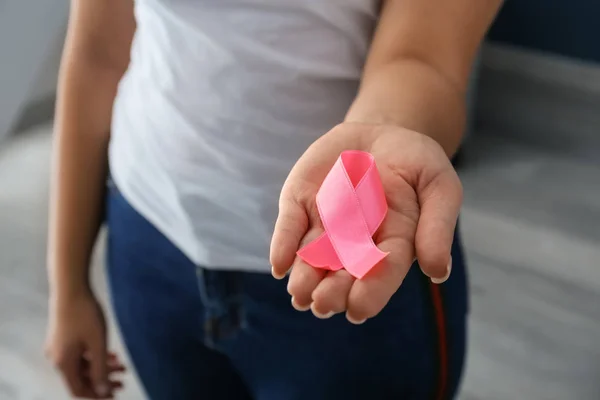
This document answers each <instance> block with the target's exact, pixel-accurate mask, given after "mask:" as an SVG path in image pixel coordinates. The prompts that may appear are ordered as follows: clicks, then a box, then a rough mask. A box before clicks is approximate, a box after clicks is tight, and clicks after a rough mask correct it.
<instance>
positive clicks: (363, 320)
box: [346, 313, 367, 325]
mask: <svg viewBox="0 0 600 400" xmlns="http://www.w3.org/2000/svg"><path fill="white" fill-rule="evenodd" d="M346 319H347V320H348V321H349V322H350V323H351V324H354V325H361V324H364V323H365V321H366V320H367V319H366V318H365V319H359V320H356V319H354V318H352V317H351V316H350V315H349V314H348V313H346Z"/></svg>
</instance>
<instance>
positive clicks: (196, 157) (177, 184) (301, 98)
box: [109, 0, 380, 272]
mask: <svg viewBox="0 0 600 400" xmlns="http://www.w3.org/2000/svg"><path fill="white" fill-rule="evenodd" d="M379 7H380V4H379V0H136V1H135V16H136V20H137V31H136V33H135V37H134V41H133V44H132V49H131V63H130V65H129V68H128V70H127V72H126V73H125V75H124V77H123V79H122V81H121V82H120V85H119V89H118V93H117V96H116V99H115V104H114V110H113V118H112V130H111V142H110V151H109V153H110V168H111V174H112V177H113V180H114V181H115V183H116V185H117V186H118V188H119V189H120V191H121V192H122V194H123V196H124V197H125V198H126V199H127V200H128V201H129V202H130V204H131V205H132V206H133V207H134V208H135V209H136V210H137V211H138V212H139V213H140V214H141V215H142V216H144V217H145V218H146V219H148V220H149V221H150V222H151V223H152V224H153V225H154V226H155V227H156V228H157V229H158V230H159V231H161V232H162V233H163V234H164V235H165V236H166V237H167V238H168V239H169V240H171V241H172V242H173V243H174V244H175V245H176V246H177V247H178V248H179V249H181V251H182V252H183V253H184V254H186V255H187V256H188V257H189V258H190V259H191V260H192V261H193V262H194V263H196V264H198V265H202V266H205V267H207V268H215V269H230V270H231V269H235V270H250V271H264V272H267V271H270V265H269V245H270V240H271V236H272V232H273V225H274V222H275V219H276V217H277V211H278V209H277V204H278V199H279V193H280V190H281V187H282V185H283V182H284V180H285V178H286V177H287V174H288V173H289V171H290V169H291V168H292V167H293V165H294V163H295V162H296V160H297V159H298V158H299V157H300V156H301V155H302V153H303V152H304V151H305V150H306V149H307V148H308V146H309V145H310V144H311V143H312V142H313V141H315V139H317V138H318V137H319V136H321V135H322V134H324V133H325V132H327V131H328V130H329V129H331V128H332V127H333V126H334V125H336V124H337V123H339V122H341V121H342V120H343V118H344V115H345V113H346V111H347V109H348V107H349V106H350V104H351V102H352V100H353V99H354V96H355V95H356V91H357V88H358V83H359V78H360V75H361V70H362V67H363V64H364V61H365V58H366V54H367V51H368V47H369V44H370V41H371V37H372V33H373V29H374V26H375V24H376V20H377V17H378V13H379Z"/></svg>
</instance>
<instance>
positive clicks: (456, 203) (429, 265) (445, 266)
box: [415, 169, 463, 283]
mask: <svg viewBox="0 0 600 400" xmlns="http://www.w3.org/2000/svg"><path fill="white" fill-rule="evenodd" d="M462 196H463V193H462V186H461V184H460V180H459V178H458V176H457V175H456V173H455V172H454V170H453V169H449V170H448V171H447V172H445V173H442V174H440V175H439V176H438V177H437V178H435V179H434V180H433V181H432V182H431V183H430V184H429V185H428V186H427V187H426V188H425V189H424V190H423V191H422V192H421V193H419V203H420V205H421V216H420V218H419V223H418V226H417V233H416V238H415V248H416V252H417V258H418V260H419V265H420V266H421V269H422V270H423V272H424V273H425V275H427V276H429V277H430V278H431V280H432V282H433V283H443V282H445V281H446V280H447V279H448V277H449V276H450V271H451V268H452V259H451V257H450V251H451V249H452V241H453V240H454V230H455V228H456V221H457V219H458V214H459V211H460V207H461V204H462Z"/></svg>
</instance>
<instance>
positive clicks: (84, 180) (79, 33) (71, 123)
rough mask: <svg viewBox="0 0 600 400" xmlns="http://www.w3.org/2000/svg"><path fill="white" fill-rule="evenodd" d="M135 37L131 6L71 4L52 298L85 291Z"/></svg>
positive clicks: (61, 96) (53, 220)
mask: <svg viewBox="0 0 600 400" xmlns="http://www.w3.org/2000/svg"><path fill="white" fill-rule="evenodd" d="M134 30H135V22H134V19H133V4H132V1H131V0H72V2H71V15H70V19H69V28H68V33H67V39H66V42H65V47H64V52H63V57H62V63H61V69H60V77H59V86H58V101H57V107H56V120H55V128H54V135H55V138H54V159H53V168H52V189H51V209H50V231H49V238H50V239H49V246H48V269H49V275H50V282H51V292H52V297H53V298H62V297H69V296H71V295H74V294H77V293H80V292H82V291H89V289H90V288H89V284H88V264H89V259H90V255H91V252H92V249H93V246H94V243H95V240H96V236H97V234H98V229H99V227H100V224H101V222H102V221H101V218H102V213H103V209H102V208H103V197H104V187H105V180H106V175H107V146H108V141H109V136H110V121H111V112H112V106H113V101H114V98H115V93H116V90H117V85H118V83H119V80H120V79H121V77H122V75H123V73H124V72H125V70H126V68H127V65H128V63H129V51H130V47H131V40H132V37H133V32H134Z"/></svg>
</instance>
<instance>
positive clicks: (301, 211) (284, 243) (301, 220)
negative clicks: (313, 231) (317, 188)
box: [270, 195, 309, 279]
mask: <svg viewBox="0 0 600 400" xmlns="http://www.w3.org/2000/svg"><path fill="white" fill-rule="evenodd" d="M308 224H309V219H308V216H307V215H306V211H305V208H304V207H303V206H301V205H300V204H298V203H297V202H296V201H294V200H291V199H288V198H286V197H285V196H284V195H282V198H281V200H280V202H279V216H278V217H277V222H276V223H275V229H274V231H273V239H272V240H271V255H270V259H271V266H272V274H273V276H274V277H275V278H277V279H282V278H283V277H285V274H286V273H287V272H288V270H289V269H290V268H291V266H292V263H293V262H294V260H295V258H296V252H297V251H298V248H299V247H300V242H301V240H302V238H303V237H304V235H305V234H306V231H307V230H308Z"/></svg>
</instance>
